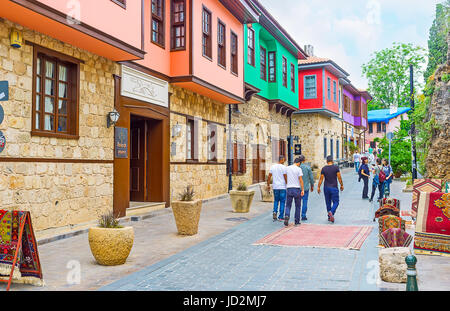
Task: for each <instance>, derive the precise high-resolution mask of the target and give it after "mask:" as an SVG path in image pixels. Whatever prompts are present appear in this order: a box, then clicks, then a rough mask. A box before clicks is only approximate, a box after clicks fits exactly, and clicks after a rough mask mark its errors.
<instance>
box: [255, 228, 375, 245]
mask: <svg viewBox="0 0 450 311" xmlns="http://www.w3.org/2000/svg"><path fill="white" fill-rule="evenodd" d="M372 229H373V227H371V226H336V225H313V224H301V225H300V226H298V227H295V226H293V225H291V226H289V227H285V228H282V229H280V230H278V231H275V232H274V233H271V234H269V235H267V236H266V237H264V238H262V239H261V240H259V241H257V242H256V243H255V245H278V246H304V247H318V248H343V249H356V250H359V249H361V246H362V245H363V243H364V241H365V240H366V238H367V237H368V236H369V234H370V233H371V232H372Z"/></svg>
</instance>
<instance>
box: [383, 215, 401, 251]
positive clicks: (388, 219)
mask: <svg viewBox="0 0 450 311" xmlns="http://www.w3.org/2000/svg"><path fill="white" fill-rule="evenodd" d="M392 228H399V229H401V230H403V231H406V222H405V221H404V220H403V219H402V218H401V217H398V216H394V215H385V216H382V217H380V218H378V238H379V245H383V241H382V236H381V235H382V233H383V232H384V231H386V230H388V229H392Z"/></svg>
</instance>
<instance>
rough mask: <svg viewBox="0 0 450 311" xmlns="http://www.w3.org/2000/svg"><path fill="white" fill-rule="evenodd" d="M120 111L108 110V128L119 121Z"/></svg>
mask: <svg viewBox="0 0 450 311" xmlns="http://www.w3.org/2000/svg"><path fill="white" fill-rule="evenodd" d="M119 118H120V113H119V112H118V111H117V110H116V109H113V111H111V112H109V113H108V115H107V116H106V126H107V127H108V128H110V127H111V126H113V125H116V123H117V121H119Z"/></svg>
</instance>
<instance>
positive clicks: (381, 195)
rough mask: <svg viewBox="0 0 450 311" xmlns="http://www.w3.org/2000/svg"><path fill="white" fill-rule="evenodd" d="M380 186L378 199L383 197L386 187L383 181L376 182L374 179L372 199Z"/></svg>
mask: <svg viewBox="0 0 450 311" xmlns="http://www.w3.org/2000/svg"><path fill="white" fill-rule="evenodd" d="M377 188H378V192H379V194H378V200H381V199H382V198H383V189H384V185H383V183H378V184H376V183H374V182H373V180H372V194H371V195H370V200H373V197H374V196H375V192H376V191H377Z"/></svg>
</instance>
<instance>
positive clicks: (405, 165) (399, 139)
mask: <svg viewBox="0 0 450 311" xmlns="http://www.w3.org/2000/svg"><path fill="white" fill-rule="evenodd" d="M410 130H411V121H410V120H401V121H400V127H399V128H397V131H394V138H393V140H392V143H391V163H390V164H391V166H392V170H393V171H394V174H396V175H399V174H404V173H406V172H411V169H412V164H411V156H412V155H411V138H410V137H409V131H410ZM379 146H380V147H381V149H382V150H383V151H382V152H381V157H382V158H386V159H389V140H388V139H387V138H386V136H385V137H383V138H382V139H381V140H380V144H379Z"/></svg>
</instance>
